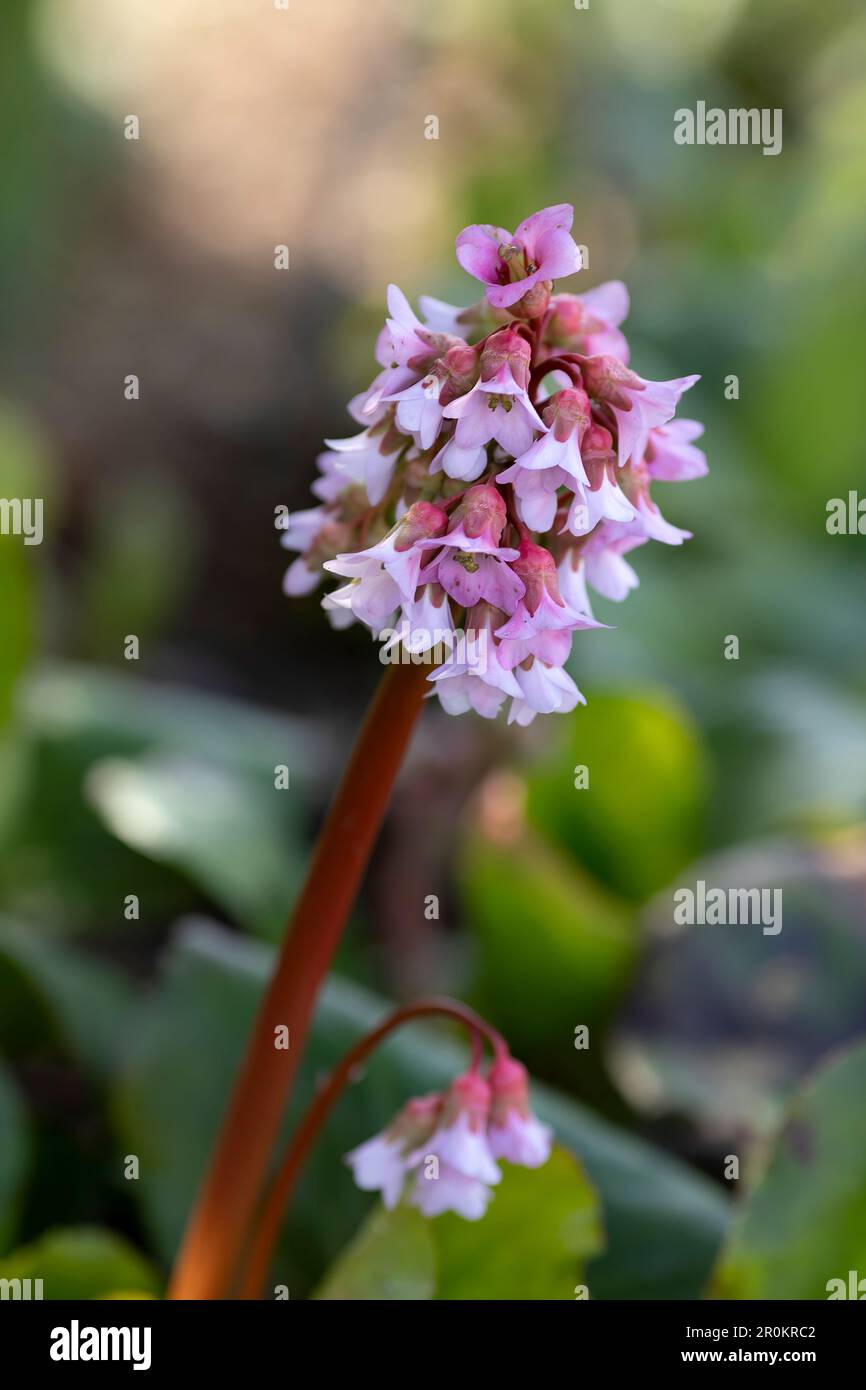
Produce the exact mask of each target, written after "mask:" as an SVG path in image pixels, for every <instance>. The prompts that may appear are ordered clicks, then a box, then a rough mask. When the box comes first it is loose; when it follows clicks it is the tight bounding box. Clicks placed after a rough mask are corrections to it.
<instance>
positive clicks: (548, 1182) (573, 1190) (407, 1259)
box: [316, 1147, 603, 1301]
mask: <svg viewBox="0 0 866 1390" xmlns="http://www.w3.org/2000/svg"><path fill="white" fill-rule="evenodd" d="M502 1168H503V1178H502V1182H501V1183H500V1184H499V1186H498V1187H497V1188H496V1189H495V1192H494V1196H493V1200H492V1202H491V1203H490V1206H489V1207H488V1209H487V1212H486V1214H485V1216H484V1217H483V1219H482V1220H481V1221H464V1220H463V1219H462V1218H461V1217H459V1216H455V1215H454V1214H453V1213H447V1214H445V1215H443V1216H438V1217H436V1218H435V1219H434V1220H428V1219H427V1218H425V1217H423V1216H422V1215H421V1214H420V1212H418V1211H417V1210H416V1209H415V1208H414V1207H409V1206H403V1205H401V1206H398V1207H396V1208H395V1210H394V1211H391V1212H387V1211H385V1209H384V1208H383V1207H380V1206H377V1207H375V1208H374V1209H373V1211H372V1213H371V1214H370V1216H369V1217H368V1218H367V1220H366V1221H365V1222H364V1225H363V1226H362V1227H361V1230H360V1231H359V1232H358V1234H357V1235H356V1236H355V1237H354V1238H353V1240H352V1241H350V1243H349V1245H348V1246H347V1248H346V1249H345V1250H344V1251H343V1252H342V1254H341V1255H340V1257H339V1258H338V1260H337V1261H336V1263H335V1264H334V1266H333V1267H332V1268H331V1270H330V1271H329V1272H328V1275H327V1277H326V1279H325V1282H324V1284H323V1286H322V1289H321V1290H320V1291H319V1293H318V1294H317V1295H316V1296H317V1297H318V1298H331V1299H338V1298H339V1299H392V1300H394V1299H416V1300H417V1299H429V1298H437V1299H446V1300H460V1301H465V1300H471V1299H515V1300H524V1299H545V1300H550V1299H573V1298H574V1296H575V1286H576V1285H577V1284H578V1283H581V1282H582V1276H583V1266H584V1263H585V1261H586V1259H587V1258H588V1257H589V1256H590V1255H594V1254H596V1253H597V1252H598V1250H599V1249H600V1247H601V1245H602V1243H603V1242H602V1239H601V1231H600V1227H599V1212H598V1202H597V1199H596V1196H595V1193H594V1192H593V1190H592V1188H591V1187H590V1185H589V1183H588V1182H587V1181H586V1179H585V1177H584V1176H583V1174H582V1172H581V1170H580V1167H579V1165H578V1164H577V1163H576V1162H575V1160H574V1158H573V1157H572V1155H571V1154H569V1153H566V1151H565V1150H564V1149H560V1148H558V1147H557V1148H554V1150H553V1153H552V1154H551V1157H550V1159H549V1160H548V1162H547V1163H546V1164H545V1165H544V1167H543V1168H538V1169H533V1170H529V1169H526V1168H515V1167H513V1166H512V1165H510V1164H507V1163H506V1164H503V1165H502Z"/></svg>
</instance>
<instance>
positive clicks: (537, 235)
mask: <svg viewBox="0 0 866 1390" xmlns="http://www.w3.org/2000/svg"><path fill="white" fill-rule="evenodd" d="M573 221H574V209H573V208H572V207H571V206H570V205H569V204H568V203H558V204H557V205H556V206H555V207H549V208H543V209H542V210H541V212H534V213H533V214H532V216H531V217H527V218H524V220H523V221H522V222H521V223H520V226H519V227H518V228H517V230H516V231H515V232H514V234H513V235H512V233H511V232H507V231H505V229H504V228H502V227H494V226H491V225H490V224H489V223H481V224H476V225H473V226H471V227H464V229H463V231H462V232H461V233H460V235H459V236H458V238H457V259H458V261H459V262H460V264H461V265H462V267H463V269H464V270H466V271H468V272H469V274H470V275H474V276H475V278H476V280H480V281H481V283H482V284H483V285H486V286H487V298H488V299H489V301H490V303H491V304H493V305H494V306H495V307H496V308H497V309H507V308H510V307H511V306H512V305H514V304H516V303H517V301H518V300H520V299H522V298H523V296H524V295H525V294H527V293H528V291H530V290H531V289H532V288H533V287H534V286H535V285H537V284H539V283H541V282H543V281H547V280H557V279H559V278H560V277H561V276H563V275H572V274H574V272H575V271H577V270H580V265H581V259H580V250H579V248H578V246H577V245H576V243H575V241H574V239H573V237H572V236H571V224H572V222H573Z"/></svg>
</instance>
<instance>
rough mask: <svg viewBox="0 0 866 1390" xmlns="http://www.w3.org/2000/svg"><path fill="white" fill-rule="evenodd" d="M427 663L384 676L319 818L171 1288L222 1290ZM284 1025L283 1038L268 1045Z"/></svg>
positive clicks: (195, 1293)
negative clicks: (285, 1041)
mask: <svg viewBox="0 0 866 1390" xmlns="http://www.w3.org/2000/svg"><path fill="white" fill-rule="evenodd" d="M427 674H428V668H427V667H426V666H423V665H417V666H416V665H406V666H404V665H394V666H391V667H389V669H388V671H387V673H386V675H385V676H384V677H383V679H382V682H381V684H380V686H379V689H378V692H377V694H376V697H375V699H374V701H373V704H372V705H371V707H370V710H369V712H368V714H367V718H366V720H365V722H364V725H363V727H362V729H361V732H360V734H359V736H358V741H357V743H356V745H355V749H354V751H353V753H352V757H351V760H350V762H349V766H348V767H347V769H346V772H345V774H344V776H343V780H342V782H341V784H340V787H339V789H338V791H337V794H336V796H335V798H334V801H333V804H332V806H331V809H330V811H329V812H328V815H327V818H326V820H325V823H324V825H323V827H322V830H321V833H320V835H319V839H318V842H317V845H316V849H315V851H314V854H313V859H312V862H311V864H310V868H309V871H308V874H307V879H306V882H305V884H304V887H303V889H302V890H301V894H300V897H299V898H298V900H297V903H296V904H295V909H294V913H293V915H292V918H291V924H290V927H289V930H288V932H287V934H286V936H285V939H284V941H283V945H282V948H281V950H280V954H279V958H278V960H277V965H276V969H275V971H274V974H273V977H272V979H271V982H270V984H269V986H268V989H267V992H266V994H265V997H264V999H263V1001H262V1003H261V1005H260V1007H259V1012H258V1015H257V1018H256V1021H255V1023H254V1025H253V1031H252V1035H251V1037H250V1040H249V1042H248V1044H247V1050H246V1055H245V1057H244V1059H243V1062H242V1064H241V1068H240V1071H239V1073H238V1076H237V1079H236V1081H235V1084H234V1088H233V1091H232V1095H231V1100H230V1102H229V1105H228V1109H227V1111H226V1115H225V1118H224V1120H223V1124H222V1129H221V1130H220V1133H219V1136H218V1138H217V1141H216V1144H215V1146H214V1148H213V1150H212V1153H211V1158H210V1163H209V1168H208V1172H207V1175H206V1177H205V1180H204V1183H203V1186H202V1188H201V1190H200V1193H199V1196H198V1200H197V1202H196V1204H195V1207H194V1208H193V1212H192V1215H191V1217H190V1220H189V1223H188V1226H187V1230H186V1233H185V1236H184V1239H183V1244H182V1246H181V1249H180V1253H179V1255H178V1257H177V1263H176V1265H175V1269H174V1273H173V1276H172V1280H171V1284H170V1287H169V1297H170V1298H177V1299H195V1298H222V1297H225V1296H226V1293H227V1290H228V1289H229V1286H230V1283H231V1279H232V1276H233V1272H234V1269H235V1266H236V1264H237V1260H238V1258H239V1255H240V1252H241V1249H242V1246H243V1242H244V1239H245V1236H246V1233H247V1231H248V1229H249V1225H250V1222H251V1220H252V1217H253V1214H254V1212H255V1209H256V1204H257V1202H258V1199H259V1194H260V1192H261V1188H262V1184H263V1181H264V1178H265V1174H266V1170H267V1165H268V1160H269V1158H270V1154H271V1152H272V1149H273V1145H274V1142H275V1140H276V1137H277V1132H278V1130H279V1126H280V1121H281V1119H282V1116H283V1112H284V1110H285V1105H286V1101H287V1099H288V1096H289V1093H290V1091H291V1087H292V1083H293V1081H294V1079H295V1075H296V1073H297V1070H298V1066H299V1065H300V1061H301V1057H302V1056H303V1052H304V1041H305V1038H306V1035H307V1030H308V1027H309V1022H310V1016H311V1013H312V1009H313V1004H314V1002H315V999H316V995H317V994H318V991H319V988H320V986H321V984H322V983H323V980H324V977H325V975H326V973H327V970H328V967H329V965H330V963H331V960H332V958H333V955H334V951H335V950H336V947H337V944H338V942H339V940H340V936H341V934H342V931H343V927H344V926H345V923H346V919H347V917H348V915H349V912H350V911H351V908H352V904H353V903H354V901H355V896H356V894H357V891H358V888H359V886H360V883H361V879H362V877H363V874H364V870H365V869H366V866H367V861H368V859H369V856H370V852H371V850H372V848H373V844H374V843H375V840H376V835H377V833H378V830H379V826H380V824H381V821H382V817H383V815H384V811H385V806H386V804H387V801H388V797H389V795H390V793H391V787H392V785H393V782H394V779H395V777H396V775H397V772H398V769H399V767H400V763H401V761H402V758H403V754H404V752H405V749H406V746H407V744H408V742H409V736H410V734H411V732H412V729H413V726H414V724H415V720H416V718H417V715H418V712H419V710H420V708H421V699H422V695H423V693H424V685H425V681H426V676H427ZM283 1026H286V1027H288V1029H289V1044H290V1045H289V1047H288V1048H287V1049H278V1048H276V1047H275V1045H274V1044H275V1038H276V1037H277V1030H281V1029H282V1028H283Z"/></svg>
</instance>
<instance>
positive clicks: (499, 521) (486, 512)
mask: <svg viewBox="0 0 866 1390" xmlns="http://www.w3.org/2000/svg"><path fill="white" fill-rule="evenodd" d="M506 517H507V513H506V509H505V499H504V498H503V496H502V493H501V492H500V491H499V489H498V488H496V487H494V486H493V484H492V483H477V484H476V485H475V486H474V487H470V488H467V489H466V492H465V493H464V494H463V501H462V502H461V503H460V504H459V506H458V507H457V509H456V511H455V512H454V517H453V520H452V523H451V527H450V529H451V530H452V531H453V530H456V529H457V527H459V526H460V525H461V524H462V527H463V532H464V534H465V535H466V536H468V537H469V538H470V539H471V540H476V539H477V538H478V537H479V536H483V537H484V539H485V540H487V541H489V542H490V544H491V545H492V546H494V547H496V546H498V545H499V541H500V538H501V536H502V532H503V530H504V527H505V522H506Z"/></svg>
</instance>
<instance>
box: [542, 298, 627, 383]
mask: <svg viewBox="0 0 866 1390" xmlns="http://www.w3.org/2000/svg"><path fill="white" fill-rule="evenodd" d="M549 312H550V319H549V322H548V325H547V335H546V336H547V340H548V342H549V343H550V344H551V352H552V353H553V352H559V351H561V350H562V349H563V348H565V349H567V350H568V351H569V352H579V353H583V355H584V356H586V357H595V356H597V355H603V356H611V357H618V358H619V360H620V362H623V363H625V365H626V366H628V359H629V348H628V343H627V342H626V340H625V334H624V333H621V332H620V328H619V325H620V324H621V323H622V321H623V320H624V319H625V318H627V317H628V290H627V289H626V287H625V285H624V284H623V283H622V281H621V280H609V281H608V282H607V284H605V285H599V286H597V288H596V289H594V290H587V291H586V293H585V294H579V295H578V294H557V295H554V296H553V298H552V299H551V301H550V306H549Z"/></svg>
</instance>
